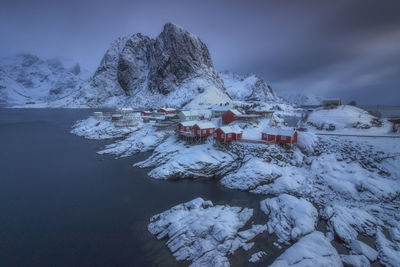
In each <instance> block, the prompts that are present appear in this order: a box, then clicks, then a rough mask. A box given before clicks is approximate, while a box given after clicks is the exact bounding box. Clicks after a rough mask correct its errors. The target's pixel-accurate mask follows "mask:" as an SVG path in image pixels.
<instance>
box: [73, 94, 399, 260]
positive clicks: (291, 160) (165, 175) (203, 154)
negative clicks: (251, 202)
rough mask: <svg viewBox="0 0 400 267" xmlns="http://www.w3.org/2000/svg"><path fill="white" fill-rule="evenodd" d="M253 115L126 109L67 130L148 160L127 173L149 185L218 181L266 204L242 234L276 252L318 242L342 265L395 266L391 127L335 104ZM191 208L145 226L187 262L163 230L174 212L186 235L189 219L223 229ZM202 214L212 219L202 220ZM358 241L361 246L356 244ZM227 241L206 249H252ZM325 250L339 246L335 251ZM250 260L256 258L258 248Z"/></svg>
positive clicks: (241, 108) (248, 111) (395, 138)
mask: <svg viewBox="0 0 400 267" xmlns="http://www.w3.org/2000/svg"><path fill="white" fill-rule="evenodd" d="M254 107H255V106H254V105H253V104H250V105H243V103H235V105H223V104H222V105H216V106H211V107H209V108H204V107H198V108H192V109H190V108H188V109H187V110H178V109H175V108H173V107H162V108H154V109H152V110H141V109H133V108H129V107H124V108H120V109H117V110H114V111H109V110H104V111H95V112H94V113H93V115H92V116H90V117H89V118H87V119H85V120H81V121H78V122H77V123H76V124H75V125H74V126H73V129H72V131H71V132H72V133H74V134H76V135H79V136H83V137H85V138H88V139H96V140H104V139H113V140H112V141H111V143H109V144H107V145H106V146H105V147H104V148H102V149H101V150H100V151H98V152H97V153H98V154H100V155H103V154H109V155H113V156H115V157H116V158H120V157H129V156H132V155H134V154H136V153H140V152H151V153H150V156H148V157H146V159H144V160H143V159H141V161H139V162H133V167H134V168H141V169H146V172H147V176H148V177H150V178H152V179H157V180H177V179H193V180H197V179H199V178H203V179H214V180H215V181H216V182H217V183H218V184H220V185H221V186H222V187H225V188H227V189H231V190H239V191H246V192H249V193H252V194H258V195H264V196H265V197H268V199H267V200H265V203H264V202H262V203H261V204H260V209H261V211H262V212H264V213H265V214H266V215H268V216H269V221H267V223H266V224H263V223H262V224H261V225H256V224H254V225H252V226H251V228H250V229H248V230H246V231H250V232H252V235H251V237H254V236H255V235H258V234H261V233H263V232H268V234H274V235H276V236H277V238H278V239H277V241H276V242H274V246H275V247H277V248H279V249H281V248H282V247H285V246H286V245H288V244H291V243H294V242H297V243H294V245H293V249H295V246H296V245H297V246H302V245H303V244H302V240H308V239H309V238H312V240H308V241H307V242H306V243H307V244H309V243H310V244H312V245H315V246H318V245H319V244H321V242H322V243H324V244H326V246H325V248H327V247H329V252H327V253H330V254H331V255H338V252H340V254H341V255H340V257H339V256H338V257H337V258H336V259H337V260H338V261H339V263H340V259H341V260H342V261H343V262H354V261H361V262H363V263H365V265H359V266H369V263H374V262H377V261H378V260H379V262H381V263H384V264H387V265H388V266H396V263H398V258H399V257H398V256H397V255H398V252H397V251H398V248H397V247H396V246H397V244H398V242H397V241H396V242H395V241H393V240H397V239H396V238H397V235H398V234H397V233H398V232H396V231H397V230H395V229H398V227H400V225H399V223H398V221H399V218H398V215H397V213H393V210H396V209H398V205H399V196H400V187H399V186H398V177H399V175H400V173H399V169H398V166H399V164H400V161H399V160H400V153H399V151H400V135H399V132H398V131H399V129H398V124H397V119H395V118H394V119H390V120H389V119H387V118H379V117H376V116H373V115H371V114H370V113H368V112H367V111H365V110H363V109H360V108H358V107H355V106H352V105H343V104H342V103H341V100H340V99H339V100H329V101H328V100H326V101H323V102H321V104H320V105H318V106H314V107H299V108H293V107H291V106H284V105H280V106H277V105H276V104H271V105H270V106H269V107H271V108H265V106H263V108H259V107H255V108H254ZM293 119H294V120H293ZM291 120H292V121H291ZM201 181H202V180H201V179H200V180H199V182H201ZM193 201H194V202H193ZM193 201H192V202H187V203H183V204H181V205H178V206H176V207H174V208H172V209H171V210H168V211H166V213H165V214H159V215H156V216H155V217H154V218H152V219H151V223H150V224H149V225H148V230H149V231H150V232H151V233H152V234H154V235H157V233H159V231H162V233H169V234H168V236H169V241H168V242H167V246H168V247H169V245H168V244H169V243H174V242H182V247H181V249H179V250H178V251H177V252H175V254H174V256H176V257H177V258H182V259H183V258H185V257H188V258H187V259H189V256H185V255H186V254H185V252H184V251H185V250H186V249H190V250H192V249H193V247H192V243H191V242H186V240H181V238H180V237H179V236H180V235H179V236H176V235H175V234H174V232H173V231H172V232H169V231H170V228H169V225H170V224H177V225H181V221H180V220H179V221H176V220H175V217H176V216H177V214H176V213H178V214H180V211H181V210H182V211H184V212H185V213H186V215H185V218H186V219H187V221H188V223H187V224H185V225H184V228H183V231H184V232H187V233H188V234H190V235H191V236H192V234H193V233H197V230H198V229H197V228H196V229H194V230H192V229H191V225H192V223H191V222H192V221H197V220H201V221H202V222H203V221H204V222H206V221H207V222H209V221H210V222H212V223H211V224H210V225H219V227H222V225H223V224H224V222H225V219H223V218H222V219H215V218H214V215H213V211H214V210H219V209H225V208H226V206H220V205H216V206H215V207H213V206H212V204H211V203H209V202H207V201H203V199H201V198H199V199H195V200H193ZM203 203H204V204H203ZM209 205H211V206H209ZM203 212H205V213H207V214H208V215H207V216H209V217H207V219H206V220H205V219H203V217H202V216H203ZM208 212H209V213H208ZM170 213H171V216H169V214H170ZM229 216H231V215H229ZM233 216H238V217H240V216H239V215H233ZM178 217H179V216H178ZM182 220H183V219H182ZM213 220H215V221H213ZM305 226H307V227H305ZM209 227H213V226H209ZM207 229H209V228H207ZM193 231H194V232H193ZM205 231H206V233H204V232H201V231H200V232H199V233H198V234H193V236H192V238H191V239H190V240H192V241H194V240H200V241H201V240H203V238H205V239H208V238H210V239H212V240H216V239H215V236H214V235H213V234H212V231H209V230H205ZM246 231H245V232H246ZM319 231H321V232H323V233H324V234H323V235H321V234H318V232H319ZM209 232H210V233H211V234H207V233H209ZM385 233H389V234H385ZM204 234H205V235H206V237H204ZM239 236H241V234H239ZM360 236H362V238H363V239H362V240H363V241H360V240H358V238H359V237H360ZM157 238H158V236H157ZM364 239H365V240H367V241H365V240H364ZM224 240H225V239H224ZM224 240H222V241H219V240H216V241H215V242H214V243H213V245H212V246H213V247H212V249H211V251H212V253H215V254H216V257H217V258H218V259H221V260H226V257H227V255H230V253H232V252H228V251H227V250H220V249H219V248H220V247H221V246H227V247H230V246H231V248H232V251H234V250H236V249H237V248H238V247H239V246H241V247H243V248H244V249H245V250H246V249H247V248H251V247H252V246H253V245H254V243H253V242H248V240H247V239H245V238H244V239H241V238H239V239H237V240H236V239H235V240H236V241H234V242H237V244H236V245H235V246H234V245H229V244H230V241H229V240H231V239H229V238H228V239H226V242H227V243H226V244H225V241H224ZM200 241H199V242H200ZM231 241H232V240H231ZM196 242H197V241H196ZM304 242H305V241H304ZM330 242H333V243H335V246H336V247H335V248H337V252H336V249H334V248H333V247H330V245H328V244H330ZM207 248H208V247H207ZM170 249H171V251H174V250H173V248H170ZM193 251H195V249H193ZM288 251H289V250H288ZM345 251H346V252H345ZM180 253H182V255H181V254H180ZM252 253H254V254H253V256H254V255H258V254H257V253H258V252H257V250H255V249H254V250H252ZM347 253H349V254H347ZM191 255H192V254H191ZM196 255H197V254H196V253H195V252H193V255H192V256H190V257H194V258H193V259H194V261H197V260H196V257H199V259H198V260H200V259H202V257H200V256H201V254H199V255H197V256H196ZM261 255H262V253H261ZM318 255H319V254H318V252H316V253H315V255H312V257H318ZM323 259H325V258H323ZM355 266H358V265H355Z"/></svg>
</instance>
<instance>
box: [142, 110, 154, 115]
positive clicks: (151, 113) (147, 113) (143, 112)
mask: <svg viewBox="0 0 400 267" xmlns="http://www.w3.org/2000/svg"><path fill="white" fill-rule="evenodd" d="M140 114H142V116H151V115H153V112H151V111H148V110H144V111H142V112H140Z"/></svg>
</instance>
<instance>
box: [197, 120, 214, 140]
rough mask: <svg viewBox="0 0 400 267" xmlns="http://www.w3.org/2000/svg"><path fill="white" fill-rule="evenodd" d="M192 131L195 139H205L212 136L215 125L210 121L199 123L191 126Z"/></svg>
mask: <svg viewBox="0 0 400 267" xmlns="http://www.w3.org/2000/svg"><path fill="white" fill-rule="evenodd" d="M192 130H193V133H194V135H195V136H197V137H207V136H210V135H212V134H213V132H214V130H215V125H214V124H213V123H212V122H210V121H201V122H197V123H196V124H195V125H193V128H192Z"/></svg>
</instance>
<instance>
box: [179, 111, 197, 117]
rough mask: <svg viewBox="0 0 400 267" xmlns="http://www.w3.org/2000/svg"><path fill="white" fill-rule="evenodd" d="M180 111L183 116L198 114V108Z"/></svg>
mask: <svg viewBox="0 0 400 267" xmlns="http://www.w3.org/2000/svg"><path fill="white" fill-rule="evenodd" d="M181 113H182V114H183V115H184V116H200V111H199V110H182V111H181Z"/></svg>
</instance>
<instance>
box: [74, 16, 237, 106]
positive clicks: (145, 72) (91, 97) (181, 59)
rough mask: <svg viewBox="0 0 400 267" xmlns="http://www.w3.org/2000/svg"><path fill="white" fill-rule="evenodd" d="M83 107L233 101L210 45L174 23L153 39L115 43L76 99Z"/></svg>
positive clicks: (136, 38)
mask: <svg viewBox="0 0 400 267" xmlns="http://www.w3.org/2000/svg"><path fill="white" fill-rule="evenodd" d="M69 101H72V102H73V103H78V105H80V106H91V107H98V106H110V107H114V106H117V105H131V106H135V107H151V106H154V105H155V103H156V105H158V106H159V105H172V106H176V107H182V106H186V107H188V106H199V105H203V104H219V103H226V102H231V98H230V96H229V95H228V94H227V92H226V89H225V87H224V83H223V81H222V79H221V78H220V77H219V75H218V73H217V72H216V71H215V69H214V66H213V63H212V60H211V56H210V53H209V51H208V49H207V46H206V45H205V44H204V43H203V42H202V41H201V40H200V39H199V38H198V37H197V36H195V35H193V34H191V33H189V32H188V31H186V30H184V29H182V28H181V27H179V26H177V25H174V24H172V23H167V24H165V26H164V29H163V31H162V32H161V34H160V35H159V36H158V37H157V38H155V39H151V38H149V37H147V36H144V35H142V34H140V33H137V34H134V35H132V36H128V37H123V38H119V39H117V40H115V41H114V42H113V43H112V44H111V46H110V48H109V49H108V50H107V52H106V53H105V55H104V57H103V59H102V61H101V63H100V66H99V67H98V68H97V70H96V72H95V74H94V75H93V76H92V77H91V78H90V79H89V80H88V81H87V82H85V83H84V84H83V85H82V86H81V87H80V89H79V92H78V93H77V94H76V95H75V96H74V98H73V99H69Z"/></svg>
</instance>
